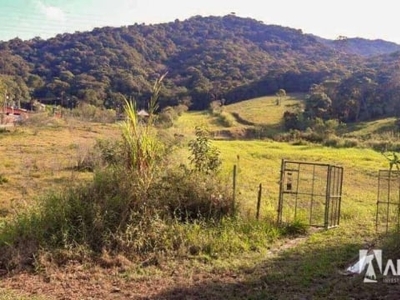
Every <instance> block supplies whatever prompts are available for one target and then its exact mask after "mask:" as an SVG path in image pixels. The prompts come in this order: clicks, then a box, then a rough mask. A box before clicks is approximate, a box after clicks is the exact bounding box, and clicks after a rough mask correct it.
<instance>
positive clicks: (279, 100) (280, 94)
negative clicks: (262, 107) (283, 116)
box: [276, 89, 286, 105]
mask: <svg viewBox="0 0 400 300" xmlns="http://www.w3.org/2000/svg"><path fill="white" fill-rule="evenodd" d="M276 96H277V97H278V98H277V99H276V105H281V103H282V99H284V98H285V97H286V91H285V90H284V89H279V90H278V92H276Z"/></svg>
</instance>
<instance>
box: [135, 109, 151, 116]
mask: <svg viewBox="0 0 400 300" xmlns="http://www.w3.org/2000/svg"><path fill="white" fill-rule="evenodd" d="M137 114H138V116H139V117H148V116H150V115H149V113H148V112H147V111H145V110H144V109H141V110H139V111H138V113H137Z"/></svg>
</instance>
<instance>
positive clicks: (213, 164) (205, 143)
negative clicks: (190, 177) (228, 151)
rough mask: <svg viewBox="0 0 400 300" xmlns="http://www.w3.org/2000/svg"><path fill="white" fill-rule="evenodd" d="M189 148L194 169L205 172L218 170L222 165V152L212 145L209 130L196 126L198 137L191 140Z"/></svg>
mask: <svg viewBox="0 0 400 300" xmlns="http://www.w3.org/2000/svg"><path fill="white" fill-rule="evenodd" d="M189 148H190V151H191V156H190V159H191V160H190V162H191V163H192V164H193V165H194V171H197V172H201V173H205V174H210V173H212V172H216V171H218V169H219V167H220V166H221V160H220V158H219V154H220V152H219V150H218V149H217V148H216V147H214V146H212V145H211V143H210V140H209V139H208V132H207V130H205V129H204V128H202V127H200V126H196V139H194V140H191V141H190V142H189Z"/></svg>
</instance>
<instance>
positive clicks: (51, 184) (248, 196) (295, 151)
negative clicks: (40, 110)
mask: <svg viewBox="0 0 400 300" xmlns="http://www.w3.org/2000/svg"><path fill="white" fill-rule="evenodd" d="M274 99H275V97H270V98H261V99H256V100H254V101H255V102H254V103H255V105H254V106H255V107H256V109H255V111H256V112H255V111H253V112H251V109H250V108H251V107H252V105H251V102H243V103H241V104H233V105H229V106H227V107H226V111H228V112H231V113H232V112H236V113H238V114H239V115H240V117H241V118H244V119H246V120H247V121H249V122H253V123H257V124H278V123H279V116H280V115H281V114H280V112H279V110H281V109H282V110H283V109H284V107H285V106H286V105H290V106H292V105H296V104H298V103H299V100H297V99H293V100H292V99H288V100H285V101H284V102H283V104H282V107H279V106H276V105H274ZM286 101H287V102H286ZM272 108H274V110H273V113H271V114H270V117H266V116H265V114H264V111H272ZM261 111H263V112H262V113H261ZM382 122H383V121H382ZM378 123H381V122H378ZM195 125H203V126H206V127H208V128H209V129H210V130H211V131H214V132H215V131H218V130H224V129H223V128H222V127H221V126H219V125H218V124H217V123H216V122H215V119H214V117H212V116H210V115H209V114H207V113H203V112H190V113H187V114H184V115H183V116H181V117H180V118H179V120H178V121H177V123H176V124H175V126H174V127H173V128H171V129H170V130H169V132H170V133H171V135H173V134H181V135H183V138H184V142H183V145H185V143H186V141H187V140H189V139H190V138H192V137H193V134H194V127H195ZM370 125H371V126H372V124H367V125H366V124H361V125H359V127H358V128H353V129H352V130H353V131H354V132H356V131H355V130H356V129H357V132H359V133H360V132H361V133H360V134H363V135H364V134H365V133H366V132H368V130H372V131H374V132H375V131H376V130H378V129H376V128H372V129H371V127H370ZM246 126H248V125H243V124H240V123H237V124H235V128H236V129H238V128H240V127H246ZM378 127H379V128H380V126H378ZM119 136H120V131H119V128H118V126H116V125H105V124H95V123H91V124H89V123H80V122H76V121H72V120H69V121H65V122H61V123H57V125H56V126H55V125H51V124H48V126H40V127H17V128H15V129H12V130H11V131H10V132H3V133H0V141H1V144H0V150H1V151H0V159H1V160H0V161H1V162H2V163H1V165H0V175H1V178H4V179H5V180H3V183H2V184H1V185H0V189H1V191H2V192H1V194H0V213H1V214H0V217H1V216H6V215H8V216H10V215H12V214H13V213H15V210H14V209H15V208H18V207H20V206H21V205H29V204H30V203H31V199H33V198H34V197H36V196H37V195H40V194H41V193H43V192H45V191H46V190H49V189H63V188H64V187H65V186H66V185H68V184H71V183H73V182H74V181H75V180H80V181H81V180H88V179H90V177H91V173H89V172H77V171H73V170H72V169H71V168H72V167H73V166H75V165H76V164H77V163H78V162H79V160H80V159H82V157H84V156H85V155H86V154H87V152H88V149H89V148H90V147H91V146H92V145H93V144H94V143H95V141H96V139H101V138H118V137H119ZM213 145H215V146H216V147H217V148H218V149H219V150H220V152H221V158H222V161H223V170H222V174H221V175H222V176H224V178H225V179H226V182H227V184H228V185H231V182H232V169H233V166H234V165H236V166H237V168H238V176H237V202H238V204H239V207H240V211H241V214H242V215H243V217H244V218H245V219H247V220H253V219H254V218H255V208H256V201H257V192H258V186H259V184H260V183H261V184H262V185H263V194H262V204H261V220H262V222H267V221H271V220H275V219H276V214H277V212H276V208H277V202H278V192H279V176H280V165H281V160H282V159H288V160H295V161H307V162H318V163H328V164H335V165H339V166H342V167H343V168H344V182H343V200H342V201H343V202H342V212H341V225H340V227H339V228H336V229H332V230H329V231H316V232H314V233H313V234H311V233H310V235H306V236H303V237H300V238H294V239H282V240H278V241H277V242H274V243H268V242H266V243H265V247H264V248H260V249H259V250H257V251H251V252H249V253H242V254H238V255H234V256H231V257H229V258H226V257H223V256H222V257H215V258H213V259H211V260H210V258H199V259H198V260H190V259H189V260H183V261H182V260H179V259H177V260H176V261H175V260H172V261H167V260H165V261H162V262H160V263H159V267H156V266H155V267H150V268H149V267H144V266H131V267H125V268H124V271H122V272H116V273H113V274H112V275H110V274H108V275H107V276H108V277H107V278H109V279H108V280H109V281H113V282H118V284H120V285H121V286H122V287H124V288H126V289H131V290H132V289H133V290H134V289H135V288H136V289H138V291H140V289H143V285H147V286H156V287H157V286H158V288H155V289H153V290H150V289H144V290H143V292H142V294H141V295H142V296H143V297H148V298H149V299H187V298H193V299H218V298H219V299H222V298H224V299H225V298H226V299H311V298H312V299H378V298H379V297H381V298H382V299H383V297H386V298H385V299H396V297H398V293H397V292H398V287H397V286H393V285H387V284H383V283H380V284H378V285H375V286H371V285H370V286H368V285H365V284H363V283H362V278H361V276H354V277H345V276H343V275H341V274H340V271H343V270H344V269H345V268H346V265H347V263H348V262H349V261H350V260H351V259H352V258H354V257H355V256H356V255H357V254H358V249H360V248H365V247H368V246H370V245H372V244H373V245H375V247H381V246H382V245H384V243H385V240H382V239H381V235H380V234H379V233H376V232H375V230H374V228H375V212H376V200H377V173H378V170H380V169H387V167H388V163H387V160H386V159H385V158H384V157H383V156H382V155H381V154H379V153H378V152H375V151H373V150H370V149H356V148H342V149H336V148H329V147H323V146H320V145H316V144H309V145H298V146H294V145H289V144H286V143H279V142H273V141H260V140H252V141H248V140H247V141H241V140H215V141H213ZM179 151H180V153H181V155H180V156H181V157H182V158H183V160H186V158H187V157H188V151H187V149H180V150H179ZM227 238H229V237H227ZM393 258H394V257H393ZM202 259H204V261H202ZM74 274H75V271H74V272H71V273H70V275H68V276H71V277H70V278H75V277H74V276H75V275H74ZM21 278H25V277H21ZM77 278H78V280H79V278H80V277H79V276H78V275H77ZM82 278H83V277H82ZM85 280H86V279H85ZM85 280H83V281H85ZM1 281H2V280H1V279H0V293H1V294H2V295H0V300H3V299H4V300H7V299H21V300H22V299H42V297H44V298H43V299H51V298H50V297H51V294H49V295H48V297H49V298H47V295H46V294H45V293H43V294H42V295H41V294H39V296H40V298H31V297H29V298H24V297H22V296H21V297H20V298H18V297H19V296H18V297H17V294H18V292H15V291H12V290H10V289H9V287H8V286H6V287H3V286H2V285H1ZM39 281H40V280H39ZM81 281H82V279H81ZM55 282H57V281H55ZM107 282H108V281H107ZM54 284H56V283H54ZM105 286H107V287H108V285H107V284H105ZM13 289H15V288H13ZM109 289H110V290H111V287H109ZM86 295H90V292H87V294H86ZM113 295H114V296H112V295H111V294H110V295H109V298H107V299H125V298H124V297H125V296H124V294H122V293H119V292H117V293H115V294H113ZM137 299H143V298H140V297H138V298H137Z"/></svg>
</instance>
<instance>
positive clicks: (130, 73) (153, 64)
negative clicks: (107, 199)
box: [0, 15, 400, 120]
mask: <svg viewBox="0 0 400 300" xmlns="http://www.w3.org/2000/svg"><path fill="white" fill-rule="evenodd" d="M390 46H393V45H390ZM379 49H381V48H379ZM398 56H399V54H390V55H384V56H378V57H374V58H372V59H369V60H367V59H365V58H364V57H362V56H358V55H355V54H353V53H350V54H349V53H347V52H346V51H338V49H337V48H335V47H331V46H330V45H329V44H327V43H322V42H321V41H320V40H319V39H318V38H316V37H313V36H310V35H306V34H303V33H302V32H301V30H295V29H291V28H286V27H281V26H276V25H265V24H263V23H261V22H259V21H257V20H253V19H249V18H240V17H237V16H234V15H227V16H224V17H200V16H195V17H192V18H190V19H188V20H185V21H179V20H176V21H175V22H170V23H165V24H157V25H143V24H141V25H139V24H135V25H132V26H127V27H120V28H111V27H105V28H96V29H94V30H93V31H91V32H82V33H74V34H60V35H58V36H56V37H54V38H51V39H48V40H42V39H40V38H35V39H32V40H29V41H22V40H20V39H13V40H11V41H8V42H3V43H0V74H4V75H3V76H8V78H10V76H11V77H12V78H13V83H12V85H13V86H14V87H13V88H12V89H13V92H12V93H13V97H14V98H16V99H17V98H18V99H20V101H22V102H28V101H29V100H30V99H31V98H35V99H39V100H40V101H42V102H49V103H58V104H61V105H64V106H70V105H74V104H76V103H79V102H85V103H89V104H92V105H96V106H105V107H107V108H117V107H119V106H120V105H121V103H122V101H123V97H126V98H131V99H135V100H136V101H137V102H138V105H139V106H144V101H146V100H147V99H148V98H149V96H150V94H151V88H152V82H154V80H155V79H156V78H159V76H160V75H161V74H164V73H165V72H166V71H168V76H167V77H166V78H165V80H164V84H165V88H164V89H163V90H162V91H161V92H160V104H161V108H162V107H166V106H172V105H178V104H182V103H185V104H189V103H190V104H191V108H192V109H204V108H207V107H208V105H209V103H210V102H211V101H214V100H218V99H224V101H225V103H232V102H236V101H241V100H245V99H248V98H252V97H256V96H262V95H266V94H276V93H277V92H278V91H279V90H285V91H286V92H288V93H290V92H307V91H309V89H310V87H311V86H313V85H324V89H326V86H325V85H326V83H327V82H336V84H335V86H334V87H331V88H329V91H325V90H324V91H322V92H321V93H324V94H325V96H326V97H327V98H325V100H327V99H328V98H329V100H330V101H331V103H330V104H329V106H330V107H329V110H327V111H326V112H325V114H328V113H329V114H332V115H335V116H340V117H341V118H343V119H347V120H358V119H363V118H369V117H374V116H379V115H383V114H386V113H388V112H389V111H391V109H392V107H394V106H395V104H394V103H393V101H397V100H396V99H397V97H398V95H399V91H400V86H399V84H398V80H397V78H398V77H399V76H398V75H399V70H398V69H397V68H396V66H397V67H398V65H399V59H398ZM393 62H396V64H393ZM15 85H16V86H18V88H17V87H15ZM10 90H11V88H10ZM14 91H15V92H14ZM319 96H322V94H320V95H319ZM325 96H323V97H325ZM313 97H314V96H313ZM315 97H316V96H315ZM381 99H382V101H381ZM325 100H324V101H325ZM324 101H323V102H324ZM325 102H326V101H325ZM396 103H397V102H396ZM321 105H322V104H321ZM396 105H397V104H396ZM341 108H344V110H343V111H341Z"/></svg>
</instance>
